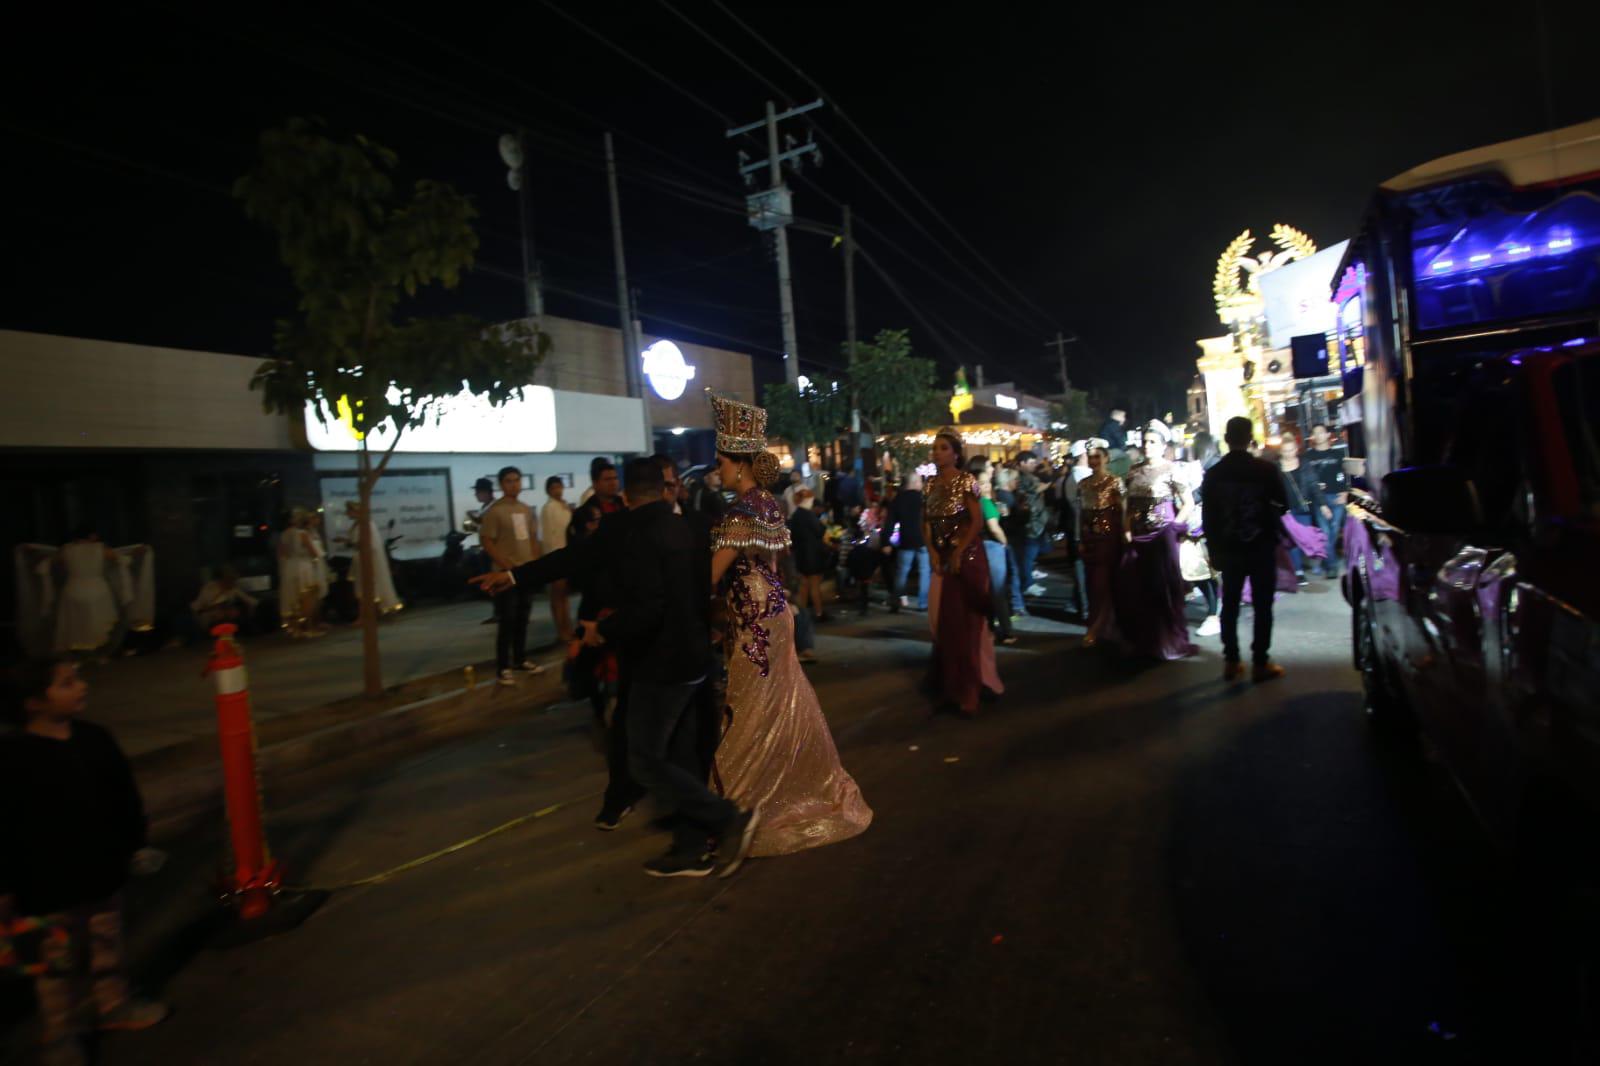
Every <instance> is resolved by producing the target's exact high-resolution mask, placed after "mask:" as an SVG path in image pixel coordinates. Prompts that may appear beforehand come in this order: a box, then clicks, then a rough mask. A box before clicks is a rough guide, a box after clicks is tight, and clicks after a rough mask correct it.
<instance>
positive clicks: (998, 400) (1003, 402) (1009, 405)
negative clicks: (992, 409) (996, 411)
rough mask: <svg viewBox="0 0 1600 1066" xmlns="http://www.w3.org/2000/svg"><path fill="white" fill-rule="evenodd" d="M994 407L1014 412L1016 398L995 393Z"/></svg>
mask: <svg viewBox="0 0 1600 1066" xmlns="http://www.w3.org/2000/svg"><path fill="white" fill-rule="evenodd" d="M994 405H995V406H996V407H1004V408H1005V409H1006V410H1007V411H1015V410H1016V409H1017V398H1016V397H1015V396H1007V395H1006V394H1005V393H1003V392H997V393H995V394H994Z"/></svg>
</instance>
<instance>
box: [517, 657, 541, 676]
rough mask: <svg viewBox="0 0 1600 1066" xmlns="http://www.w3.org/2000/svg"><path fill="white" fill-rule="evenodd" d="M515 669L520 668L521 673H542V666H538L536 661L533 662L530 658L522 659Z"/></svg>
mask: <svg viewBox="0 0 1600 1066" xmlns="http://www.w3.org/2000/svg"><path fill="white" fill-rule="evenodd" d="M517 669H518V670H521V671H522V672H523V673H526V674H542V673H544V667H542V666H540V665H539V664H538V663H536V662H534V661H533V660H532V659H524V660H522V665H521V666H519V667H517Z"/></svg>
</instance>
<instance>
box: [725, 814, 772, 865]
mask: <svg viewBox="0 0 1600 1066" xmlns="http://www.w3.org/2000/svg"><path fill="white" fill-rule="evenodd" d="M760 824H761V815H760V814H759V813H757V812H756V811H740V812H739V813H738V814H736V815H734V816H733V821H731V822H729V823H728V827H727V828H726V829H724V830H723V831H722V833H721V834H720V835H719V836H718V837H717V848H716V851H717V859H718V861H719V862H720V863H721V864H722V865H721V869H719V870H718V871H717V876H718V877H732V876H733V875H734V874H736V873H738V872H739V867H740V866H742V865H743V864H744V860H745V859H746V858H747V857H749V855H750V845H752V844H754V843H755V840H756V826H758V825H760Z"/></svg>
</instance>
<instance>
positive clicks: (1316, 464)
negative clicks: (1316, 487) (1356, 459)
mask: <svg viewBox="0 0 1600 1066" xmlns="http://www.w3.org/2000/svg"><path fill="white" fill-rule="evenodd" d="M1344 459H1345V450H1344V449H1343V448H1323V449H1321V450H1318V449H1316V448H1307V449H1306V450H1305V451H1304V452H1302V453H1301V454H1300V465H1301V466H1309V467H1311V471H1312V473H1313V474H1315V475H1316V478H1317V482H1318V484H1320V485H1321V486H1322V492H1323V495H1325V496H1328V497H1333V496H1337V495H1339V494H1340V493H1342V492H1349V491H1350V486H1349V485H1348V484H1347V483H1346V480H1347V479H1346V478H1345V476H1344Z"/></svg>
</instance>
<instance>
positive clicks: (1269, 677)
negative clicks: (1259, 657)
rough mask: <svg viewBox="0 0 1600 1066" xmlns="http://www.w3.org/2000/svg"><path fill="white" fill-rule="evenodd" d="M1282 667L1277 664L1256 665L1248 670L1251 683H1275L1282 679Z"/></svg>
mask: <svg viewBox="0 0 1600 1066" xmlns="http://www.w3.org/2000/svg"><path fill="white" fill-rule="evenodd" d="M1283 673H1284V670H1283V667H1281V666H1279V665H1278V664H1277V663H1256V665H1255V666H1254V667H1252V668H1251V670H1250V680H1251V681H1276V680H1277V679H1278V678H1280V677H1282V676H1283Z"/></svg>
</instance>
